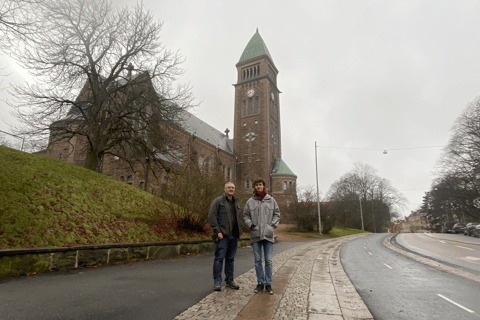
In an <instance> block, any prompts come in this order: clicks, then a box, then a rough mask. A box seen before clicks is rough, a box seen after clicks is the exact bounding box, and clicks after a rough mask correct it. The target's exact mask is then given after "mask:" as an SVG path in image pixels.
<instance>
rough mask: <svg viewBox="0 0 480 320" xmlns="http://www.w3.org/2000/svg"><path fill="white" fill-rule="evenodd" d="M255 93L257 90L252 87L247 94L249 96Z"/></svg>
mask: <svg viewBox="0 0 480 320" xmlns="http://www.w3.org/2000/svg"><path fill="white" fill-rule="evenodd" d="M254 94H255V90H253V89H250V90H248V92H247V96H248V97H249V98H251V97H253V95H254Z"/></svg>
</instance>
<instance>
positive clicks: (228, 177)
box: [227, 168, 230, 181]
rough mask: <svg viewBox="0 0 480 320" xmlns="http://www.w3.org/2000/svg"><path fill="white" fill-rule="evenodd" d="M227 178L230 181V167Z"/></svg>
mask: <svg viewBox="0 0 480 320" xmlns="http://www.w3.org/2000/svg"><path fill="white" fill-rule="evenodd" d="M227 180H229V181H230V168H228V169H227Z"/></svg>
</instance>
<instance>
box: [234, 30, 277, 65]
mask: <svg viewBox="0 0 480 320" xmlns="http://www.w3.org/2000/svg"><path fill="white" fill-rule="evenodd" d="M265 54H266V55H267V56H268V57H269V58H270V60H272V62H273V59H272V56H271V55H270V52H269V51H268V48H267V45H266V44H265V42H263V39H262V37H261V36H260V33H258V28H257V32H255V34H254V35H253V37H252V39H250V41H249V42H248V44H247V46H246V47H245V50H243V53H242V56H241V57H240V61H238V63H240V62H243V61H247V60H250V59H253V58H256V57H259V56H262V55H265Z"/></svg>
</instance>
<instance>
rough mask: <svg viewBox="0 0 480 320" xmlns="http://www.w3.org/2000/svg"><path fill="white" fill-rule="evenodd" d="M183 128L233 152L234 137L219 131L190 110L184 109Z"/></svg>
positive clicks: (228, 151)
mask: <svg viewBox="0 0 480 320" xmlns="http://www.w3.org/2000/svg"><path fill="white" fill-rule="evenodd" d="M182 119H183V128H184V129H185V130H186V131H187V132H188V133H190V134H194V135H195V136H197V137H199V138H200V139H202V140H204V141H206V142H208V143H211V144H212V145H214V146H215V147H218V148H219V149H221V150H223V151H225V152H227V153H230V154H233V142H232V141H233V139H230V138H229V137H228V136H227V135H226V134H224V133H222V132H220V131H218V130H217V129H215V128H214V127H212V126H211V125H209V124H208V123H205V122H204V121H203V120H200V119H199V118H197V117H196V116H194V115H193V114H191V113H190V112H187V111H184V112H183V114H182Z"/></svg>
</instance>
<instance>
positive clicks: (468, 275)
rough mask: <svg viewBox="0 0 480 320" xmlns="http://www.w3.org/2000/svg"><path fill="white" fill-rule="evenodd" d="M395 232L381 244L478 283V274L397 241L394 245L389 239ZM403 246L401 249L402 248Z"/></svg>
mask: <svg viewBox="0 0 480 320" xmlns="http://www.w3.org/2000/svg"><path fill="white" fill-rule="evenodd" d="M396 236H397V234H395V235H391V236H389V237H386V238H385V240H384V241H383V244H384V245H385V246H386V247H387V248H389V249H390V250H393V251H395V252H397V253H400V254H402V255H404V256H407V257H409V258H411V259H413V260H415V261H418V262H421V263H423V264H426V265H429V266H431V267H434V268H437V269H439V270H442V271H445V272H449V273H453V274H455V275H457V276H460V277H464V278H467V279H469V280H473V281H476V282H479V283H480V276H478V275H475V274H473V273H470V272H467V271H463V270H461V269H458V268H454V267H451V266H448V265H446V264H445V263H442V262H440V261H437V260H434V259H432V258H428V257H426V256H423V255H420V254H418V253H415V252H413V251H410V250H408V249H406V248H404V247H402V246H401V245H400V244H398V243H397V245H398V246H399V247H401V248H399V247H397V246H394V245H393V244H392V243H391V241H392V240H393V238H394V237H396ZM402 248H403V249H402Z"/></svg>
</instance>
